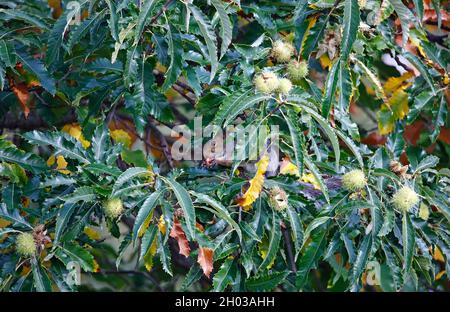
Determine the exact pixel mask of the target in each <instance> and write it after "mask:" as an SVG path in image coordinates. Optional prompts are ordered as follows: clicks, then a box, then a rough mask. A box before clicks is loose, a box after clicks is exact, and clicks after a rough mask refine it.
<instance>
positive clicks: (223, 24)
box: [211, 0, 233, 58]
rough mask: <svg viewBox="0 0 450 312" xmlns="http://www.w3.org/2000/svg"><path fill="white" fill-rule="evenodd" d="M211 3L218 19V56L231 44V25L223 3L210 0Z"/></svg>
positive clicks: (218, 0)
mask: <svg viewBox="0 0 450 312" xmlns="http://www.w3.org/2000/svg"><path fill="white" fill-rule="evenodd" d="M211 4H212V5H213V6H214V7H215V8H216V10H217V14H218V15H219V20H220V38H221V39H222V43H221V46H220V58H222V57H223V56H224V55H225V53H226V52H227V49H228V46H229V45H230V44H231V40H232V36H233V25H231V21H230V18H229V17H228V14H227V12H226V10H225V5H224V3H223V2H222V0H211Z"/></svg>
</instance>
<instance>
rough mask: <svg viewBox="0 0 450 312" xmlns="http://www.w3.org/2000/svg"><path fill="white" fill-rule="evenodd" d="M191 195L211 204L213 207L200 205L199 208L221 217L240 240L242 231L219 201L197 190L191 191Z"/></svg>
mask: <svg viewBox="0 0 450 312" xmlns="http://www.w3.org/2000/svg"><path fill="white" fill-rule="evenodd" d="M191 194H192V195H194V196H195V197H196V198H197V201H199V202H201V203H203V204H207V205H209V206H211V207H212V208H213V209H209V208H208V207H205V206H201V208H203V209H206V210H208V211H210V212H212V213H214V214H216V215H217V216H218V217H220V218H221V219H223V220H225V221H226V222H227V223H228V224H229V225H230V226H231V227H232V228H233V229H234V230H235V231H236V233H237V235H238V236H239V241H241V242H242V232H241V228H240V227H239V225H238V224H237V223H236V221H234V220H233V218H232V217H231V215H230V213H229V212H228V210H227V209H226V208H225V207H224V206H223V205H222V203H220V202H219V201H217V200H215V199H214V198H212V197H210V196H208V195H206V194H201V193H197V192H191Z"/></svg>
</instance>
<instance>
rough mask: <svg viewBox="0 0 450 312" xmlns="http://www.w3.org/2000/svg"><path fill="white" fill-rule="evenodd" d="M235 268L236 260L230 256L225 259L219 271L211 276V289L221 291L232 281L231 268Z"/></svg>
mask: <svg viewBox="0 0 450 312" xmlns="http://www.w3.org/2000/svg"><path fill="white" fill-rule="evenodd" d="M235 269H236V262H235V261H234V259H233V258H232V257H229V258H227V259H225V261H224V263H222V265H221V266H220V269H219V271H217V273H216V274H214V278H213V291H215V292H223V291H225V289H226V288H227V286H228V285H230V284H231V283H232V282H233V276H232V275H233V274H232V273H233V272H232V271H233V270H235Z"/></svg>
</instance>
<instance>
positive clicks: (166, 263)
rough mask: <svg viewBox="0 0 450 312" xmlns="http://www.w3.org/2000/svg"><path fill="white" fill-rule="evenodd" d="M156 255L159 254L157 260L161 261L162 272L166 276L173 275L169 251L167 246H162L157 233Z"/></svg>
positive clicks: (160, 237) (162, 243)
mask: <svg viewBox="0 0 450 312" xmlns="http://www.w3.org/2000/svg"><path fill="white" fill-rule="evenodd" d="M158 254H159V259H160V261H161V264H162V266H163V270H164V271H165V272H166V273H167V274H169V275H170V276H172V275H173V273H172V267H171V257H170V251H169V248H168V246H167V244H164V241H163V238H162V235H161V233H158Z"/></svg>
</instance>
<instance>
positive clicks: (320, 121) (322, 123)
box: [295, 103, 341, 170]
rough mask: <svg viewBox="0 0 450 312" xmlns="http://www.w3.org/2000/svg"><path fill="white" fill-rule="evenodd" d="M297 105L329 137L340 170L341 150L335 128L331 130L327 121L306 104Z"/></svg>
mask: <svg viewBox="0 0 450 312" xmlns="http://www.w3.org/2000/svg"><path fill="white" fill-rule="evenodd" d="M295 105H297V106H299V107H300V108H301V109H303V110H304V111H305V112H307V113H308V114H310V115H311V116H312V117H313V118H314V119H315V120H316V121H317V123H318V124H319V125H320V127H321V128H322V130H323V131H324V132H325V134H326V135H327V136H328V139H329V140H330V142H331V146H332V147H333V150H334V157H335V163H336V168H339V160H340V154H341V151H340V148H339V141H338V138H337V136H336V134H335V130H334V129H333V128H331V126H330V124H329V123H328V121H327V120H325V119H324V118H323V117H322V116H320V115H319V114H318V113H317V112H316V111H314V110H313V109H312V108H310V107H308V106H306V105H304V104H301V103H295ZM310 170H311V169H310Z"/></svg>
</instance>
